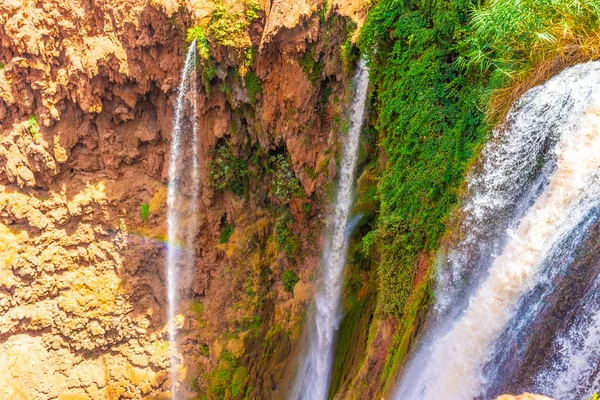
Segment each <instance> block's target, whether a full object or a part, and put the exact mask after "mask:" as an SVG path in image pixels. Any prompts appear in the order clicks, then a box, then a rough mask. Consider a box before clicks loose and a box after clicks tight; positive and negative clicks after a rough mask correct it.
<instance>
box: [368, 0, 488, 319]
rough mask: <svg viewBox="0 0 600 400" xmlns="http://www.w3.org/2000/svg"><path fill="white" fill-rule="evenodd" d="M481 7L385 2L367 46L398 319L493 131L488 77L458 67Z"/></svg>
mask: <svg viewBox="0 0 600 400" xmlns="http://www.w3.org/2000/svg"><path fill="white" fill-rule="evenodd" d="M471 6H472V3H471V2H470V1H467V0H455V1H452V2H443V3H431V4H429V3H428V4H427V5H426V6H423V7H415V6H414V5H413V2H410V1H400V2H398V1H396V0H382V1H380V2H379V3H377V5H376V6H375V7H374V8H373V9H372V10H371V11H370V12H369V16H368V20H367V22H366V24H365V26H364V27H363V29H362V33H361V37H360V39H359V45H360V46H361V48H362V49H363V50H364V51H365V52H366V53H367V54H368V56H369V65H370V77H371V81H372V83H373V85H374V87H375V92H376V98H375V101H374V107H373V108H374V111H375V113H374V114H375V115H374V116H373V117H372V121H373V124H374V126H375V128H376V129H377V130H378V132H379V144H380V146H381V148H382V149H383V151H384V152H385V158H386V159H387V163H386V164H385V166H384V168H383V171H382V172H381V177H380V179H379V183H378V188H377V191H378V198H379V200H380V202H381V205H380V209H379V218H378V223H377V226H376V228H377V229H376V233H374V234H372V235H367V238H368V240H369V243H372V242H373V240H375V241H378V242H379V243H380V245H379V246H378V249H379V250H380V255H381V263H380V265H379V279H380V284H381V301H382V303H383V310H384V311H385V312H386V313H389V314H395V315H400V314H401V313H402V310H403V309H404V305H405V302H406V299H407V297H408V295H409V294H410V292H411V290H412V287H413V277H414V265H415V262H416V257H417V254H418V253H419V251H421V250H425V251H428V250H433V249H435V248H437V246H438V243H439V239H440V236H441V234H442V233H443V232H444V229H445V220H446V217H447V215H448V213H449V211H450V209H451V208H452V207H453V206H454V205H455V204H456V202H457V192H458V190H459V187H460V185H461V184H462V182H463V179H464V175H465V170H466V168H467V165H468V163H469V161H470V160H471V158H472V157H473V155H474V151H475V149H476V148H477V146H478V144H479V143H480V142H481V141H482V140H483V139H484V138H485V135H486V133H487V132H488V131H489V127H487V126H486V124H485V123H484V115H483V114H482V113H481V112H480V111H479V109H478V107H477V103H476V102H477V101H478V100H479V99H480V98H481V94H482V93H483V92H484V90H485V88H486V87H487V77H486V76H483V75H477V74H469V75H467V74H466V73H465V72H464V70H463V69H462V68H460V67H459V66H458V65H457V64H456V59H457V57H458V54H459V53H458V40H459V38H461V37H463V35H464V34H465V31H467V30H468V29H469V27H468V13H469V10H470V9H471ZM375 49H377V51H375Z"/></svg>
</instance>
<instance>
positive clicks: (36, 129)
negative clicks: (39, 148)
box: [27, 115, 40, 142]
mask: <svg viewBox="0 0 600 400" xmlns="http://www.w3.org/2000/svg"><path fill="white" fill-rule="evenodd" d="M27 129H28V130H29V133H31V136H33V140H35V141H36V142H37V140H38V138H39V133H40V126H39V125H38V122H37V118H36V117H35V115H32V116H31V117H30V118H29V119H28V120H27Z"/></svg>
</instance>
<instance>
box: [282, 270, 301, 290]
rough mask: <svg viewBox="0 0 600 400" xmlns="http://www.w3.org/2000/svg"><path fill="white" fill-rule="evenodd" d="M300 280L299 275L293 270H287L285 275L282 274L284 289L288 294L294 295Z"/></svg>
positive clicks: (284, 272)
mask: <svg viewBox="0 0 600 400" xmlns="http://www.w3.org/2000/svg"><path fill="white" fill-rule="evenodd" d="M299 280H300V278H298V274H296V272H295V271H293V270H291V269H286V270H285V271H283V274H281V281H282V282H283V287H284V289H285V291H286V292H289V293H293V292H294V287H295V286H296V283H298V281H299Z"/></svg>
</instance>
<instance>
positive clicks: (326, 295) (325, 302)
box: [292, 61, 369, 400]
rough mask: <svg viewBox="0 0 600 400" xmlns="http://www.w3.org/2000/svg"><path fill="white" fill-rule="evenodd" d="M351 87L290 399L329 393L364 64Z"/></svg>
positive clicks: (365, 77) (363, 90) (365, 72)
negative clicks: (327, 234)
mask: <svg viewBox="0 0 600 400" xmlns="http://www.w3.org/2000/svg"><path fill="white" fill-rule="evenodd" d="M354 85H355V87H356V93H355V95H354V98H353V101H352V104H351V106H350V119H351V125H350V130H349V132H348V137H347V138H346V143H345V146H344V154H343V157H342V163H341V166H340V177H339V183H338V193H337V201H336V204H335V212H334V219H333V220H332V221H331V222H332V225H333V230H332V235H331V238H330V239H329V240H328V242H327V244H326V246H325V249H324V252H323V259H322V261H321V269H322V277H321V278H322V281H321V282H320V285H319V287H318V289H317V292H316V294H315V306H316V307H315V311H314V313H313V314H312V315H311V321H310V322H309V325H308V326H309V329H310V330H309V333H308V347H307V351H306V354H305V355H304V358H303V360H302V361H301V364H300V368H299V372H298V377H297V381H296V387H295V389H294V391H293V392H292V398H294V399H306V400H321V399H326V398H327V392H328V389H329V380H330V378H331V368H332V364H333V355H334V346H335V337H336V332H337V328H338V326H339V323H340V321H341V318H342V314H341V307H340V301H341V292H342V284H343V271H344V264H345V262H346V253H347V249H348V236H349V234H348V232H347V229H346V228H347V226H348V216H349V214H350V210H351V208H352V202H353V187H354V172H355V169H356V161H357V158H358V144H359V139H360V131H361V129H362V124H363V119H364V111H365V104H366V100H367V88H368V86H369V71H368V69H367V67H366V66H365V63H364V61H361V62H360V64H359V66H358V71H357V72H356V76H355V77H354Z"/></svg>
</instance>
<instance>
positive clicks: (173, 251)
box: [166, 40, 199, 399]
mask: <svg viewBox="0 0 600 400" xmlns="http://www.w3.org/2000/svg"><path fill="white" fill-rule="evenodd" d="M195 70H196V41H195V40H194V41H193V42H192V44H191V45H190V48H189V50H188V53H187V55H186V58H185V63H184V65H183V69H182V70H181V78H180V82H179V87H178V89H177V101H176V104H175V116H174V120H173V131H172V134H171V145H170V150H169V176H168V188H167V243H168V245H167V259H166V269H167V273H166V275H167V301H168V340H169V358H170V378H171V396H172V399H175V398H176V389H177V372H178V369H179V364H180V362H179V357H178V352H177V332H176V327H175V316H176V312H177V304H178V300H179V298H178V289H179V273H180V268H181V267H182V265H188V266H190V265H193V261H194V255H193V254H194V253H193V245H192V243H191V238H192V237H193V235H194V233H195V229H196V225H197V223H196V211H197V202H198V194H199V161H198V122H197V113H198V105H197V97H196V96H197V87H196V85H197V84H196V76H195V75H196V74H195ZM190 95H191V99H189V100H190V101H191V106H192V113H193V114H192V118H191V125H192V128H191V130H192V138H191V143H190V144H188V145H187V146H186V144H187V143H186V141H189V138H186V137H184V135H183V133H184V131H185V129H184V123H185V122H186V121H185V118H184V117H185V108H186V98H187V96H190ZM190 147H191V152H192V154H191V158H192V160H191V171H189V172H190V186H191V196H189V197H190V199H189V203H188V206H187V207H185V206H184V205H183V204H182V203H183V195H182V193H181V185H180V183H181V182H182V181H183V180H182V176H183V174H184V173H186V172H188V171H182V168H183V167H185V166H187V165H188V163H189V161H190V160H189V159H188V158H189V155H188V156H187V157H186V154H185V153H186V150H189V148H190ZM184 208H187V211H188V213H189V216H188V219H187V221H186V225H187V229H185V234H183V232H182V226H181V225H182V223H181V221H182V215H183V213H184V211H186V210H184Z"/></svg>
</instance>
